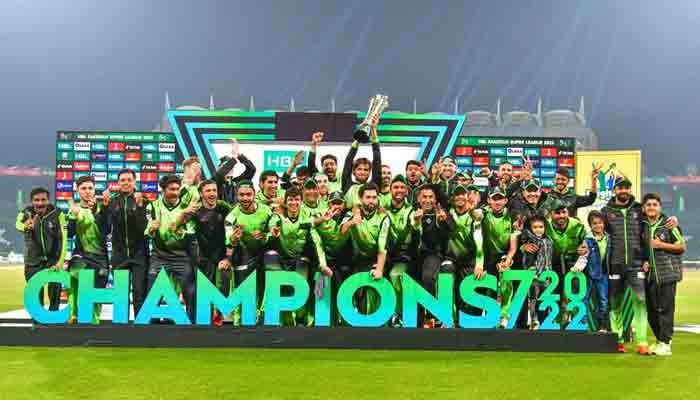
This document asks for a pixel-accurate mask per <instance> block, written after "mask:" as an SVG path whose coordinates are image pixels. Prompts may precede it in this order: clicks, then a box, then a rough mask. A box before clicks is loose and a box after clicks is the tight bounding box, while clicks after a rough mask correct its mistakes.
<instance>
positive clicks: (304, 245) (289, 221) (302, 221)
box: [268, 213, 326, 266]
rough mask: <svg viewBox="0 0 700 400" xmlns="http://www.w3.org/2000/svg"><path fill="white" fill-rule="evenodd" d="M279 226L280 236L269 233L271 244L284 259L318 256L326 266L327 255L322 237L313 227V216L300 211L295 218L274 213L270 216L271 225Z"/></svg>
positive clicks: (319, 262)
mask: <svg viewBox="0 0 700 400" xmlns="http://www.w3.org/2000/svg"><path fill="white" fill-rule="evenodd" d="M273 226H276V227H279V229H280V235H279V237H278V238H275V237H274V236H272V234H271V233H270V234H268V238H269V240H270V245H271V247H272V248H274V249H275V250H277V251H278V252H279V254H280V258H281V259H282V260H283V262H284V261H292V260H297V259H299V258H301V257H302V256H307V257H313V256H315V257H316V260H317V261H318V264H319V266H326V257H325V253H324V251H323V246H322V245H321V238H320V237H319V235H318V232H317V231H316V229H315V228H314V227H313V221H312V220H311V217H310V216H308V215H307V214H305V213H299V215H298V216H297V217H295V218H291V217H289V216H288V215H287V214H286V213H285V214H283V215H280V214H276V213H275V214H273V215H272V217H271V218H270V227H273Z"/></svg>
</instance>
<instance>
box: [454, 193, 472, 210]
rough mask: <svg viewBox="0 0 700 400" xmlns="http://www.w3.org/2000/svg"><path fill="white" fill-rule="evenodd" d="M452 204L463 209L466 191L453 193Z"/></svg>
mask: <svg viewBox="0 0 700 400" xmlns="http://www.w3.org/2000/svg"><path fill="white" fill-rule="evenodd" d="M452 204H454V206H455V207H456V208H459V209H460V210H461V209H464V208H465V207H466V206H467V204H468V200H467V193H465V192H458V193H455V195H454V196H452Z"/></svg>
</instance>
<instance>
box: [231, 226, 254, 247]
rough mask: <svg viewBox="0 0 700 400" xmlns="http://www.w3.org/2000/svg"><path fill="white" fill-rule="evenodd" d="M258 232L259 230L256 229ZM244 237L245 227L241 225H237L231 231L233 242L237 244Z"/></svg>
mask: <svg viewBox="0 0 700 400" xmlns="http://www.w3.org/2000/svg"><path fill="white" fill-rule="evenodd" d="M256 232H258V231H256ZM242 237H243V228H242V227H241V226H240V225H236V226H235V227H234V228H233V231H232V232H231V237H230V239H231V243H233V244H236V243H238V241H239V240H241V238H242Z"/></svg>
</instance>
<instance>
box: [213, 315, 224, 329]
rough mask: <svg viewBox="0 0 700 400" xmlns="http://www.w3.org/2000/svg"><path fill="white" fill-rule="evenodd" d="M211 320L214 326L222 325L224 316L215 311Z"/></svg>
mask: <svg viewBox="0 0 700 400" xmlns="http://www.w3.org/2000/svg"><path fill="white" fill-rule="evenodd" d="M211 322H212V324H214V326H222V325H223V324H224V318H223V317H222V316H221V314H220V313H218V312H215V313H214V317H213V318H212V320H211Z"/></svg>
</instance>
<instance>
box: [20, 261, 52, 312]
mask: <svg viewBox="0 0 700 400" xmlns="http://www.w3.org/2000/svg"><path fill="white" fill-rule="evenodd" d="M45 269H46V266H44V265H25V266H24V280H25V281H26V282H29V280H30V279H32V277H33V276H34V275H35V274H36V273H37V272H40V271H43V270H45ZM39 303H40V304H41V305H42V306H43V305H44V288H43V287H42V288H41V290H40V291H39ZM60 305H61V284H60V283H49V310H50V311H57V310H58V306H60Z"/></svg>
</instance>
